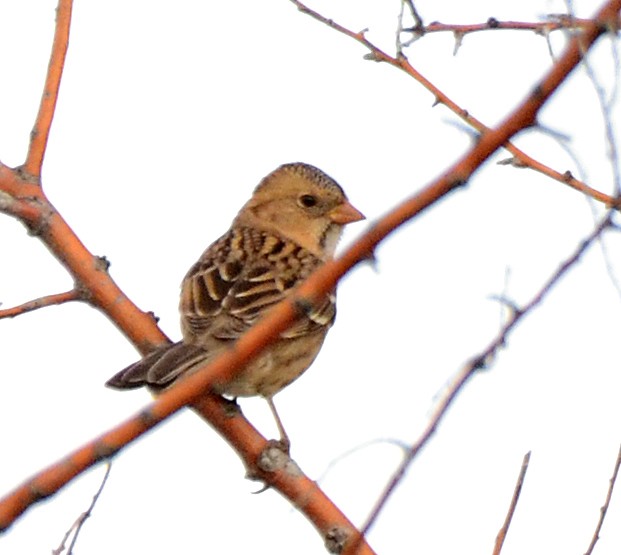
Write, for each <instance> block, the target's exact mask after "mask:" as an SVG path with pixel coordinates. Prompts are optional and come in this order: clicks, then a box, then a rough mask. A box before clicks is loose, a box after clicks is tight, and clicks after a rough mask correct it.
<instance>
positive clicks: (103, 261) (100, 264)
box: [95, 256, 111, 273]
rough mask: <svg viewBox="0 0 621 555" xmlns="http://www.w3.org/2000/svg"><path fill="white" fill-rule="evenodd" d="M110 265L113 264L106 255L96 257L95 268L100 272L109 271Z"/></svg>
mask: <svg viewBox="0 0 621 555" xmlns="http://www.w3.org/2000/svg"><path fill="white" fill-rule="evenodd" d="M110 266H111V262H110V261H109V260H108V258H107V257H106V256H96V257H95V270H97V271H98V272H105V273H108V270H109V269H110Z"/></svg>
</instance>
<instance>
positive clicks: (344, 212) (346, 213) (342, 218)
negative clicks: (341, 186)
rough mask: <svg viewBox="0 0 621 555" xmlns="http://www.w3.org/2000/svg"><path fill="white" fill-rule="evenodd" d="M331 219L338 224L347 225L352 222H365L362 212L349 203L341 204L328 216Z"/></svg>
mask: <svg viewBox="0 0 621 555" xmlns="http://www.w3.org/2000/svg"><path fill="white" fill-rule="evenodd" d="M328 216H329V218H330V219H331V220H332V221H333V222H334V223H336V224H340V225H345V224H351V223H352V222H359V221H360V220H365V219H366V218H365V216H364V214H363V213H362V212H360V210H358V209H356V208H354V207H353V206H352V204H351V203H350V202H349V201H345V202H344V203H343V204H339V205H338V206H337V207H336V208H335V209H334V210H332V212H330V213H329V214H328Z"/></svg>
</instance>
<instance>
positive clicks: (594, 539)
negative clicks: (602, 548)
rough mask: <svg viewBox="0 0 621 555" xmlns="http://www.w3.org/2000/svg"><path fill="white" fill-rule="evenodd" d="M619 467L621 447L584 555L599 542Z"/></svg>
mask: <svg viewBox="0 0 621 555" xmlns="http://www.w3.org/2000/svg"><path fill="white" fill-rule="evenodd" d="M619 467H621V446H620V447H619V452H618V453H617V460H616V461H615V468H614V470H613V471H612V477H611V478H610V484H609V485H608V492H607V493H606V500H605V501H604V504H603V505H602V507H601V508H600V510H599V520H598V521H597V526H596V527H595V532H593V537H592V538H591V543H590V544H589V547H588V549H587V550H586V551H585V553H584V555H591V554H592V553H593V548H594V547H595V544H596V543H597V540H599V533H600V532H601V530H602V526H603V525H604V519H605V518H606V513H607V512H608V507H609V506H610V500H611V499H612V490H613V489H614V487H615V482H616V481H617V476H618V474H619Z"/></svg>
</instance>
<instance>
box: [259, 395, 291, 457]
mask: <svg viewBox="0 0 621 555" xmlns="http://www.w3.org/2000/svg"><path fill="white" fill-rule="evenodd" d="M265 400H266V401H267V404H268V405H269V407H270V410H271V411H272V414H273V415H274V420H275V421H276V426H277V428H278V433H279V434H280V440H279V441H278V443H279V444H280V446H282V450H283V451H284V452H285V453H287V454H289V448H290V447H291V442H290V441H289V436H288V435H287V432H285V428H284V426H283V425H282V420H281V419H280V416H278V411H277V410H276V406H275V405H274V400H273V399H272V398H271V397H266V398H265Z"/></svg>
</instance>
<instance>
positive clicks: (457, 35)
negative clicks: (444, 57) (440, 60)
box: [453, 31, 465, 56]
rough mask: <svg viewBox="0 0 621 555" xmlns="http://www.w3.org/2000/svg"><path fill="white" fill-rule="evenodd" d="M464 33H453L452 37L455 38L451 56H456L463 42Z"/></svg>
mask: <svg viewBox="0 0 621 555" xmlns="http://www.w3.org/2000/svg"><path fill="white" fill-rule="evenodd" d="M464 36H465V33H463V32H462V31H453V37H454V38H455V46H454V47H453V56H457V51H458V50H459V49H460V48H461V45H462V43H463V41H464Z"/></svg>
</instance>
